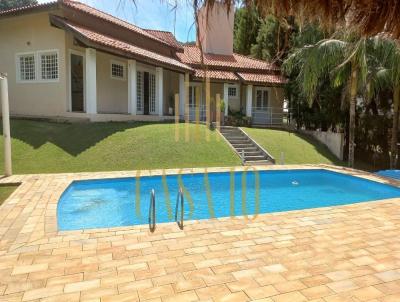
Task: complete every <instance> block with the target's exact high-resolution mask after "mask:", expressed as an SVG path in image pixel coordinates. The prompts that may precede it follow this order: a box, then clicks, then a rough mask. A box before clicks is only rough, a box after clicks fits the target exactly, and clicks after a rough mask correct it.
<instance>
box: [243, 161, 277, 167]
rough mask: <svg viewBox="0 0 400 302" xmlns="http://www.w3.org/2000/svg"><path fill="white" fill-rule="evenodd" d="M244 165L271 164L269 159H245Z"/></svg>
mask: <svg viewBox="0 0 400 302" xmlns="http://www.w3.org/2000/svg"><path fill="white" fill-rule="evenodd" d="M244 164H245V166H256V165H273V163H272V162H271V161H269V160H256V161H245V162H244Z"/></svg>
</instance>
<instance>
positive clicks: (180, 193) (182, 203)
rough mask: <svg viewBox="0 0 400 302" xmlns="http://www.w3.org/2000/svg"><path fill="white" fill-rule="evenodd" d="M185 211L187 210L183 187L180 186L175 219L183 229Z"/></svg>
mask: <svg viewBox="0 0 400 302" xmlns="http://www.w3.org/2000/svg"><path fill="white" fill-rule="evenodd" d="M179 205H180V206H181V215H180V220H178V212H179ZM184 212H185V211H184V198H183V189H182V188H179V192H178V195H177V196H176V206H175V221H176V223H177V224H178V226H179V228H180V229H181V230H183V214H184Z"/></svg>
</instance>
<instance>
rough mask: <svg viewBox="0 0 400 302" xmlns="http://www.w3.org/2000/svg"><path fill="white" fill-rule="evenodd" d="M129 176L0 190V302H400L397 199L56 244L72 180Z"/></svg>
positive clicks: (37, 180) (49, 179) (113, 232)
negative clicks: (59, 212) (0, 198)
mask: <svg viewBox="0 0 400 302" xmlns="http://www.w3.org/2000/svg"><path fill="white" fill-rule="evenodd" d="M303 167H304V166H303ZM278 168H286V169H287V168H288V166H285V167H279V166H276V167H271V168H270V169H278ZM291 168H292V167H291ZM293 168H301V167H300V166H297V167H293ZM308 168H310V167H309V166H308ZM238 169H243V167H241V168H238ZM208 170H209V171H211V170H212V169H208ZM215 170H219V171H220V170H223V169H215ZM190 171H192V169H190V170H185V171H184V172H190ZM199 171H201V170H199ZM176 172H177V171H176V170H175V171H174V170H170V171H169V172H168V173H176ZM201 172H202V171H201ZM147 173H150V172H147ZM158 173H161V171H152V172H151V174H158ZM347 173H355V174H359V175H360V176H364V177H368V178H374V177H373V176H371V175H368V174H364V173H361V172H357V171H350V170H348V171H347ZM135 174H136V173H135V172H112V173H79V174H57V175H26V176H12V177H10V178H5V179H2V180H1V182H3V183H4V182H22V184H21V186H20V187H19V188H18V189H17V190H16V191H15V192H14V193H13V194H12V195H11V196H10V198H9V199H8V200H7V201H6V202H5V203H4V204H3V205H2V206H1V207H0V301H8V302H12V301H56V302H62V301H72V302H73V301H174V302H176V301H276V302H278V301H279V302H280V301H288V302H296V301H315V302H317V301H321V302H334V301H352V302H354V301H384V302H389V301H390V302H392V301H393V302H398V301H400V203H399V202H400V200H399V199H390V200H385V201H377V202H367V203H360V204H353V205H347V206H339V207H330V208H320V209H311V210H303V211H292V212H284V213H274V214H264V215H260V216H258V218H257V219H256V220H246V219H241V218H235V219H230V218H225V219H216V220H207V221H205V220H202V221H194V222H190V223H186V224H185V228H184V230H183V231H181V230H180V229H179V228H178V226H177V225H176V224H159V225H157V229H156V231H155V232H154V233H150V232H149V231H148V227H147V226H136V227H124V228H112V229H97V230H86V231H72V232H57V221H56V207H57V201H58V199H59V197H60V195H61V194H62V192H63V191H64V190H65V188H66V187H67V186H68V185H69V184H70V182H71V181H72V180H75V179H87V178H103V177H115V176H118V177H120V176H134V175H135ZM142 175H143V173H142Z"/></svg>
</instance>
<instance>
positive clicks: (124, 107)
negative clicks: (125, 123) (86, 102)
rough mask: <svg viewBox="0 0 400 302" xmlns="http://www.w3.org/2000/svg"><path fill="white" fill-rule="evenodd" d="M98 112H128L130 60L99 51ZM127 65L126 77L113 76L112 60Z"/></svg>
mask: <svg viewBox="0 0 400 302" xmlns="http://www.w3.org/2000/svg"><path fill="white" fill-rule="evenodd" d="M96 59H97V75H96V76H97V112H99V113H128V79H127V67H128V61H127V60H125V59H122V58H119V57H116V56H112V55H109V54H106V53H102V52H99V51H97V57H96ZM112 60H113V61H117V62H120V63H122V64H123V65H124V66H125V69H124V70H125V79H123V80H120V79H113V78H111V61H112Z"/></svg>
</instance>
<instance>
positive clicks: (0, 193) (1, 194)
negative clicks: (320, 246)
mask: <svg viewBox="0 0 400 302" xmlns="http://www.w3.org/2000/svg"><path fill="white" fill-rule="evenodd" d="M17 187H18V185H6V186H3V185H2V186H0V205H1V204H2V203H3V202H4V200H6V199H7V198H8V196H10V195H11V193H12V192H14V190H15V189H16V188H17Z"/></svg>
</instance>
